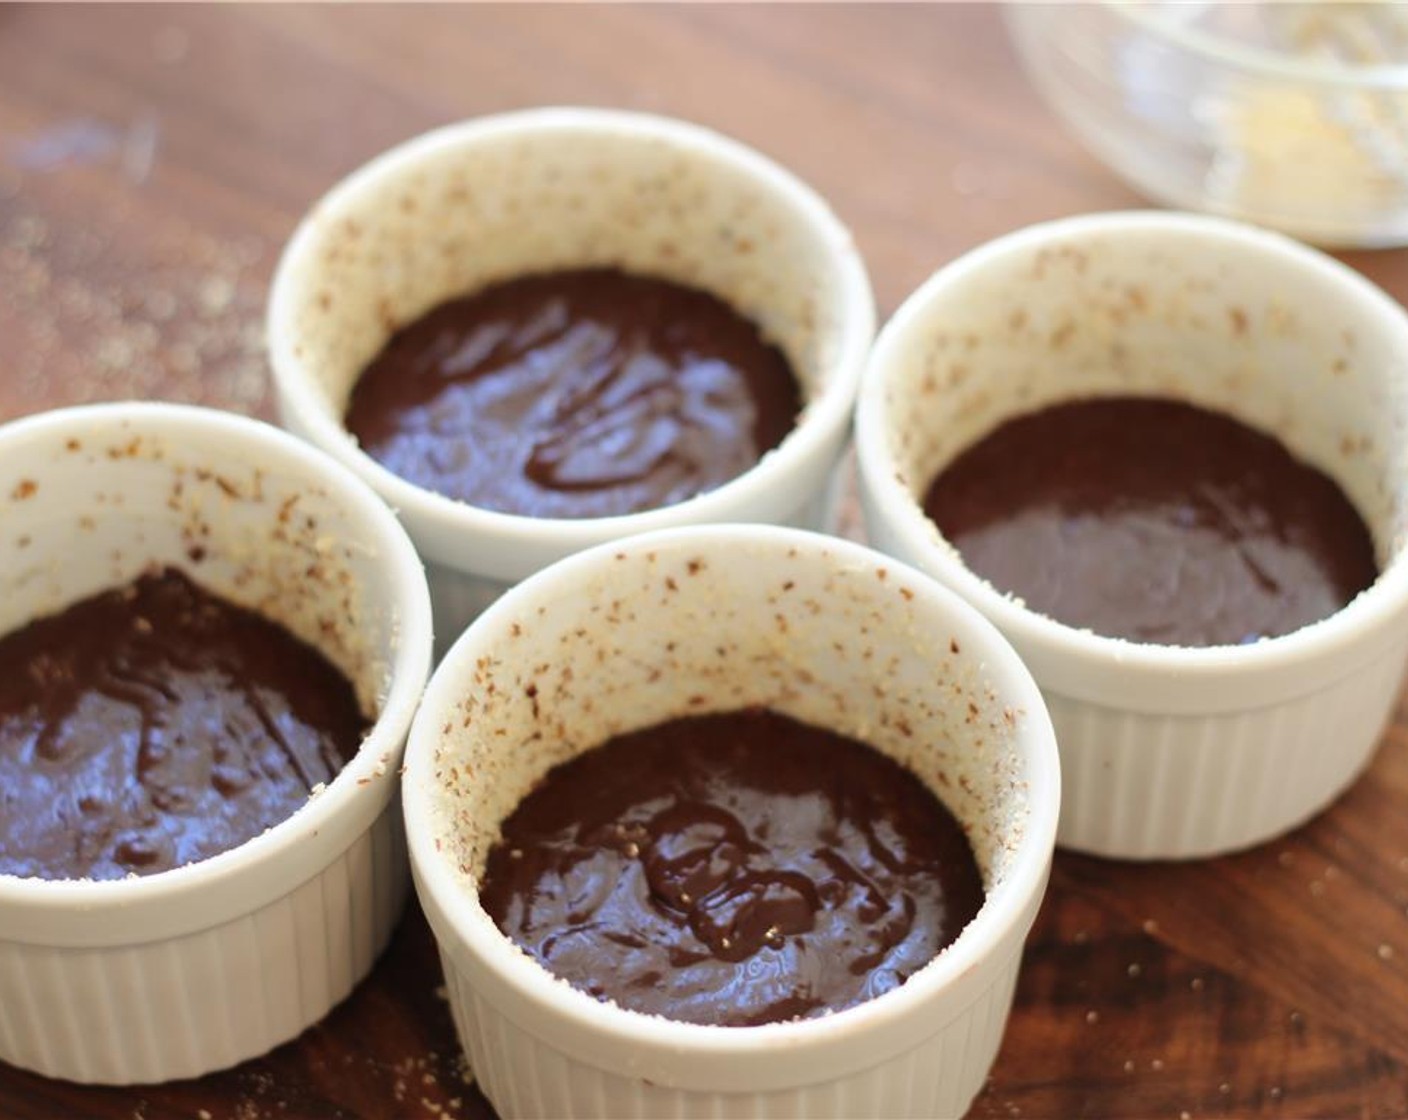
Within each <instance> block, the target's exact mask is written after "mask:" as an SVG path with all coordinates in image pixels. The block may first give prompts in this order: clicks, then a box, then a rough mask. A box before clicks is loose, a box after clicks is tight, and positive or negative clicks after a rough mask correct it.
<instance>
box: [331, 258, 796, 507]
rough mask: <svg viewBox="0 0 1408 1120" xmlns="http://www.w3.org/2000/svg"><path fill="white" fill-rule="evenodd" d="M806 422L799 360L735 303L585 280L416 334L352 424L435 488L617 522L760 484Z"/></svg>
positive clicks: (381, 372)
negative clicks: (739, 485) (764, 464)
mask: <svg viewBox="0 0 1408 1120" xmlns="http://www.w3.org/2000/svg"><path fill="white" fill-rule="evenodd" d="M800 409H801V397H800V391H799V388H798V385H797V379H796V377H795V376H794V375H793V373H792V370H791V368H790V367H789V366H788V364H787V360H786V359H785V358H784V357H783V356H782V352H781V351H780V350H778V349H777V348H776V347H775V346H771V345H769V344H768V343H766V342H764V341H763V338H762V336H761V335H760V334H759V332H758V329H757V327H755V326H754V325H753V324H752V323H750V322H749V321H748V320H747V319H745V318H743V317H742V316H740V315H739V314H738V313H737V312H735V311H734V310H732V309H731V308H730V307H729V306H728V305H727V304H725V303H723V302H722V301H720V300H718V299H716V298H715V297H714V296H712V295H709V294H708V293H706V292H702V291H698V290H695V289H693V288H686V287H681V286H680V285H678V284H672V283H670V282H668V281H665V280H657V279H652V278H649V277H644V276H631V275H627V274H625V273H622V272H618V271H615V270H613V269H584V270H580V271H570V272H554V273H547V274H544V275H538V276H527V277H523V278H522V279H517V280H511V281H509V282H507V283H503V284H498V285H495V286H493V287H490V288H487V289H485V290H484V291H482V292H479V293H477V294H474V295H470V296H466V297H465V298H463V299H456V300H452V301H450V302H449V303H444V304H441V305H440V306H439V307H437V308H435V309H434V310H432V311H430V312H429V313H428V314H427V315H425V316H424V317H422V318H420V319H418V320H416V321H415V322H414V323H412V324H411V325H410V326H408V327H405V328H404V329H403V330H401V331H399V332H398V333H397V334H396V335H394V336H393V337H392V339H391V341H390V342H388V343H387V345H386V348H385V349H384V350H383V351H382V352H381V353H380V354H379V355H378V356H377V357H376V358H375V359H373V361H372V363H371V364H370V365H369V366H368V367H367V368H366V370H365V371H364V372H363V373H362V376H361V378H360V380H358V382H357V384H356V385H355V386H354V387H353V390H352V397H351V401H350V402H349V405H348V409H347V416H346V424H347V428H348V430H349V431H350V432H352V434H353V435H355V436H356V437H357V439H358V440H359V441H360V443H361V446H362V448H363V450H365V451H366V452H367V453H368V454H370V455H371V456H372V457H373V458H375V459H376V460H378V461H379V462H380V463H382V464H383V465H384V466H386V467H387V468H388V469H390V470H391V471H394V472H395V473H396V474H398V475H400V476H401V477H402V478H405V479H408V480H409V481H411V482H413V483H415V484H416V485H418V486H422V487H424V488H426V489H429V490H436V491H439V492H440V493H442V494H446V495H448V496H450V497H452V498H458V499H460V500H461V501H464V502H468V503H470V504H472V505H476V506H480V507H482V508H485V509H493V510H500V511H503V512H507V513H517V514H524V515H527V516H531V517H544V518H563V517H567V518H575V517H607V516H613V515H616V514H624V513H634V512H637V511H640V510H645V509H653V508H655V507H656V506H665V505H671V504H673V503H675V502H679V501H682V500H683V499H685V498H689V497H692V496H693V495H695V494H699V493H702V492H703V491H705V490H712V489H713V488H715V487H717V486H719V485H721V484H723V483H725V482H727V481H728V480H729V479H731V478H734V477H736V476H737V475H739V474H742V473H743V472H744V471H746V470H747V469H748V468H749V467H751V466H752V465H753V464H754V463H756V462H757V461H758V459H759V458H760V457H761V456H762V454H763V453H764V452H765V451H767V450H769V449H770V448H773V447H775V446H777V444H778V443H780V442H781V441H782V438H783V437H784V436H785V435H787V433H788V432H789V431H790V430H791V429H792V426H793V424H794V422H795V421H796V418H797V414H798V412H799V411H800Z"/></svg>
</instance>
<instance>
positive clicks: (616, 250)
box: [268, 108, 875, 645]
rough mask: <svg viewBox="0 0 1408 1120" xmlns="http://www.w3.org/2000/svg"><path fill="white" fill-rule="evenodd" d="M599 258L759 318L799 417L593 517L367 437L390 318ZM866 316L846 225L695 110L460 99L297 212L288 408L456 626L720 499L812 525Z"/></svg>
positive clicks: (736, 509) (724, 516) (871, 314)
mask: <svg viewBox="0 0 1408 1120" xmlns="http://www.w3.org/2000/svg"><path fill="white" fill-rule="evenodd" d="M587 266H619V267H621V268H624V269H626V270H628V271H632V272H638V273H643V274H647V275H653V276H660V277H664V278H666V279H671V280H674V281H677V282H680V283H685V284H689V285H692V286H695V287H700V288H703V289H706V290H708V291H710V292H713V293H714V294H715V295H717V296H719V297H721V298H722V299H724V300H726V301H727V302H728V303H729V304H731V305H732V306H733V307H734V308H735V309H737V310H738V311H740V312H742V313H743V314H745V315H747V316H748V317H749V318H751V319H752V320H753V321H754V322H756V323H757V324H759V326H760V327H761V328H762V330H763V332H764V334H765V335H766V336H767V337H768V338H769V339H771V340H772V341H773V342H775V343H777V344H778V345H779V346H780V347H781V348H782V349H783V351H784V352H785V353H786V354H787V356H788V358H789V360H790V361H791V363H792V366H793V368H794V369H795V371H796V372H797V375H798V377H799V379H800V381H801V382H802V388H803V395H804V398H805V402H806V403H805V406H804V409H803V412H802V415H801V417H800V418H799V420H798V423H797V425H796V427H795V428H794V430H793V431H792V432H791V433H790V434H789V435H788V436H787V437H786V439H784V440H783V442H782V443H781V445H779V446H778V447H777V448H775V449H774V450H773V451H771V452H769V453H768V454H766V455H765V456H764V457H763V459H762V461H761V462H760V463H759V464H758V465H757V466H756V467H754V468H753V469H751V470H749V471H747V472H746V473H745V474H743V475H742V476H740V477H739V478H737V479H734V480H733V481H731V482H729V483H727V484H725V485H723V486H721V487H719V488H718V489H716V490H713V491H710V492H708V493H705V494H701V495H699V496H696V497H694V498H691V499H689V500H687V501H684V502H681V503H679V504H677V505H673V506H669V507H666V508H661V509H655V510H648V511H645V512H641V513H636V514H630V515H626V516H621V517H603V518H593V519H580V520H556V519H539V518H531V517H523V516H517V515H513V514H507V513H499V512H495V511H491V510H485V509H479V508H476V507H474V506H470V505H468V504H466V503H463V502H459V501H455V500H452V499H450V498H447V497H445V496H443V495H440V494H437V493H433V492H431V491H428V490H425V489H423V488H421V487H418V486H415V485H413V484H411V483H409V482H407V481H406V480H404V479H402V478H400V477H398V476H397V475H395V474H393V473H392V472H391V471H389V470H387V469H386V468H385V467H383V466H381V465H380V464H379V463H377V462H376V461H375V460H374V459H372V458H371V457H370V456H369V455H367V454H365V453H364V452H362V451H361V450H360V449H359V448H358V446H357V444H356V442H355V440H354V439H353V437H352V436H351V434H350V433H349V432H348V431H347V430H346V428H345V427H344V425H343V416H344V413H345V410H346V404H347V399H348V395H349V393H350V391H351V388H352V386H353V384H354V383H355V381H356V379H357V377H358V376H359V375H360V373H361V372H362V370H363V369H364V368H365V367H366V365H367V363H368V362H369V361H370V360H371V359H372V357H374V356H375V355H376V353H377V352H378V351H379V350H380V349H381V348H382V346H384V345H385V343H386V341H387V339H388V338H389V337H390V336H391V334H392V332H393V331H395V330H396V329H397V328H398V327H400V326H404V325H405V324H407V323H409V322H411V321H413V320H414V319H416V318H417V317H419V316H420V315H421V314H423V313H424V312H425V311H427V310H429V309H430V308H431V307H433V306H435V305H437V304H439V303H441V302H443V301H444V300H446V299H449V298H451V297H454V296H459V295H463V294H465V293H466V292H470V291H473V290H476V289H478V288H481V287H484V286H485V285H488V284H491V283H493V282H496V281H500V280H504V279H507V278H509V277H513V276H516V275H523V274H527V273H533V272H544V271H551V270H555V269H563V268H578V267H587ZM874 332H875V311H874V303H873V298H872V296H871V291H870V284H869V280H868V279H867V277H866V273H865V268H864V265H863V264H862V262H861V259H860V257H859V255H858V254H857V252H856V250H855V247H854V245H853V243H852V240H851V237H850V234H849V233H848V232H847V230H846V229H845V227H844V226H842V225H841V223H840V222H839V221H838V220H837V219H836V217H835V215H834V214H832V212H831V210H830V209H829V208H828V207H827V205H826V203H825V202H824V201H823V200H822V199H821V198H820V197H818V196H817V194H816V193H815V192H813V191H812V190H811V189H810V188H809V187H807V186H806V185H805V184H803V183H802V182H800V181H799V180H798V179H797V178H796V177H794V176H793V175H792V174H790V173H789V172H787V171H786V170H784V169H783V168H781V167H779V166H778V165H777V164H775V163H773V162H772V161H770V160H768V159H766V158H764V157H763V156H761V155H759V154H758V153H757V152H754V151H752V150H751V149H749V148H746V147H744V146H743V145H742V144H739V143H737V142H736V141H733V140H730V139H727V138H725V137H723V136H720V135H718V134H717V133H714V132H710V131H708V130H706V129H703V128H700V127H698V126H695V125H690V124H685V123H683V122H680V121H674V120H668V119H665V118H661V117H654V116H647V115H642V114H636V113H624V112H614V111H608V110H598V109H576V108H559V109H538V110H530V111H525V112H518V113H510V114H505V115H502V116H493V117H484V118H480V119H476V120H471V121H467V122H465V123H462V124H457V125H452V126H449V127H446V128H442V129H439V130H437V131H435V132H431V133H428V134H426V135H424V136H420V137H418V138H416V139H414V140H411V141H409V142H407V143H405V144H402V145H401V146H399V147H397V148H394V149H392V150H391V151H389V152H386V153H384V154H383V155H381V156H379V157H377V158H376V159H374V160H372V161H371V162H370V163H368V164H367V165H366V166H364V167H362V168H361V169H360V170H358V171H356V172H355V173H353V174H352V175H351V176H350V177H348V178H347V179H345V180H344V181H343V182H341V183H340V184H338V185H337V186H336V187H334V188H333V190H332V191H330V192H329V193H328V194H327V195H326V196H325V197H324V198H323V199H322V200H321V201H319V202H318V203H317V204H316V205H315V206H314V207H313V209H312V210H311V212H310V213H309V214H308V216H307V217H306V218H305V219H304V221H303V223H302V224H301V225H300V226H299V228H298V230H297V231H296V232H295V234H294V236H293V238H292V239H291V240H290V242H289V244H288V246H287V248H286V249H285V251H284V254H283V257H282V259H281V260H280V262H279V266H278V269H277V271H276V273H275V276H274V281H273V287H272V290H271V292H270V298H269V315H268V335H269V348H270V357H271V362H272V366H273V374H274V384H275V388H276V394H277V400H278V407H279V411H280V417H281V420H282V422H283V423H284V425H285V426H286V427H288V428H289V429H290V430H291V431H293V432H295V433H296V434H298V435H301V436H304V437H306V438H307V439H309V440H311V441H312V442H313V443H315V444H316V445H318V446H319V447H321V448H323V449H324V450H326V451H328V452H330V453H331V454H332V455H334V456H335V457H336V458H337V459H339V460H340V461H341V462H342V463H344V464H345V465H347V466H348V467H350V468H351V469H352V470H353V471H354V472H356V473H357V474H358V475H359V476H360V477H361V478H363V479H364V480H365V481H367V482H368V483H370V484H371V485H372V487H373V488H374V489H375V490H377V492H378V493H380V494H381V495H382V496H383V497H384V498H385V499H386V500H387V501H388V502H389V503H390V504H391V506H392V507H393V508H394V509H395V510H396V511H397V512H398V514H399V515H400V517H401V519H402V521H403V522H404V523H405V525H406V527H407V529H408V530H409V531H410V534H411V537H412V539H413V540H414V541H415V542H416V546H417V548H419V549H420V552H421V555H422V557H423V558H424V559H425V561H426V567H427V573H428V575H429V579H430V586H431V596H432V599H433V601H434V607H435V616H436V618H435V620H436V631H437V638H438V640H439V641H440V642H441V643H442V644H444V645H448V643H449V641H452V640H453V639H454V638H455V637H457V636H458V634H459V632H460V630H461V629H462V628H463V626H464V624H465V623H466V622H468V621H469V619H470V618H472V617H473V616H474V615H475V614H476V613H478V611H479V610H480V609H482V608H483V606H484V605H485V604H486V603H488V602H490V601H492V599H493V598H494V597H495V596H496V595H498V594H500V593H501V592H502V591H503V590H505V588H506V587H507V586H508V585H509V584H510V583H512V582H513V581H515V580H518V579H522V578H523V577H524V576H526V575H529V574H530V573H532V572H534V571H536V570H538V569H539V568H541V567H543V566H544V565H546V564H549V563H551V562H552V561H554V560H558V559H561V558H562V557H563V556H566V555H568V554H569V553H572V552H575V551H577V550H579V549H581V548H585V547H587V546H589V545H593V544H598V543H601V542H603V541H608V540H615V539H617V538H619V537H622V536H626V535H629V534H631V533H636V532H643V531H645V530H649V529H655V528H663V527H666V526H671V525H685V524H701V523H705V522H716V521H729V520H732V521H764V522H788V523H797V524H807V525H809V526H811V527H819V522H820V518H821V516H822V510H821V506H822V504H823V493H824V490H825V488H826V484H827V481H828V477H829V475H830V473H831V472H832V470H833V469H834V467H835V465H836V463H837V461H838V459H839V456H840V453H841V450H842V448H843V446H844V444H845V441H846V438H847V435H848V426H849V423H850V417H851V410H852V405H853V404H854V400H855V392H856V384H857V381H858V380H859V377H860V372H861V370H862V369H863V368H864V365H865V357H866V354H867V352H868V350H869V346H870V343H871V341H872V339H873V337H874Z"/></svg>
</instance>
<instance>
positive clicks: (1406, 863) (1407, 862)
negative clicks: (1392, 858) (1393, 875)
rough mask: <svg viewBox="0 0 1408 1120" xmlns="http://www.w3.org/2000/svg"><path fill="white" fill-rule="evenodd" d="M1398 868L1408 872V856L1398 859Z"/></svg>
mask: <svg viewBox="0 0 1408 1120" xmlns="http://www.w3.org/2000/svg"><path fill="white" fill-rule="evenodd" d="M1398 870H1399V871H1405V872H1408V856H1404V857H1403V858H1402V859H1400V860H1399V861H1398Z"/></svg>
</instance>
